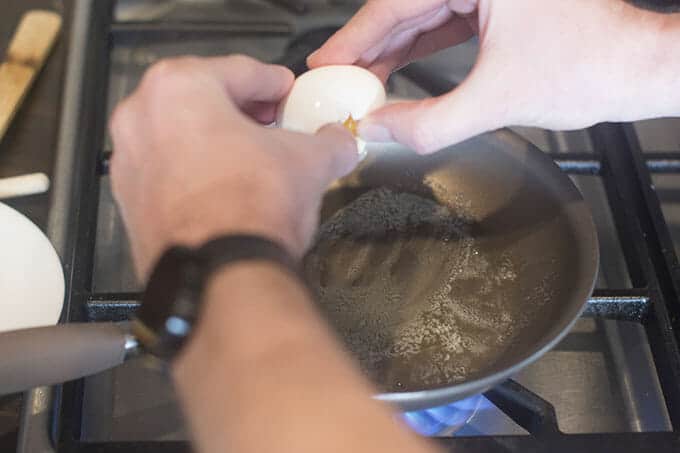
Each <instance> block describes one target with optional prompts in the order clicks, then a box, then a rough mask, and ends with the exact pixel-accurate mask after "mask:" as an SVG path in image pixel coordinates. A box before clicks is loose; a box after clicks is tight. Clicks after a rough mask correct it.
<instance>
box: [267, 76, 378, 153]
mask: <svg viewBox="0 0 680 453" xmlns="http://www.w3.org/2000/svg"><path fill="white" fill-rule="evenodd" d="M385 101H386V95H385V87H384V86H383V84H382V82H380V79H378V78H377V77H376V76H375V75H374V74H373V73H372V72H370V71H368V70H367V69H364V68H360V67H359V66H350V65H336V66H324V67H321V68H317V69H313V70H311V71H308V72H306V73H304V74H302V75H301V76H300V77H298V78H297V80H296V81H295V83H294V84H293V87H292V88H291V90H290V93H289V94H288V96H287V97H286V99H284V101H283V102H282V103H281V106H280V107H279V111H278V115H277V121H276V122H277V124H278V126H279V127H281V128H283V129H288V130H291V131H296V132H304V133H308V134H313V133H315V132H316V131H317V130H319V128H320V127H321V126H324V125H326V124H329V123H344V122H345V121H346V120H347V118H349V117H350V115H351V116H352V118H353V119H355V120H360V119H361V118H363V117H364V116H366V115H367V114H368V113H370V112H372V111H373V110H375V109H377V108H379V107H382V106H383V105H384V104H385ZM357 148H358V150H359V155H360V157H361V158H362V159H363V158H364V157H365V156H366V143H365V142H364V141H363V140H361V139H360V138H357Z"/></svg>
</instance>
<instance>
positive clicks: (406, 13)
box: [307, 0, 446, 68]
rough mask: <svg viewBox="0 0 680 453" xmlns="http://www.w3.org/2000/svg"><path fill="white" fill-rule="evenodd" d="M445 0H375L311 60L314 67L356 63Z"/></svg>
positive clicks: (442, 3)
mask: <svg viewBox="0 0 680 453" xmlns="http://www.w3.org/2000/svg"><path fill="white" fill-rule="evenodd" d="M445 4H446V1H445V0H421V1H411V0H372V1H369V2H368V3H366V5H365V6H364V7H362V8H361V9H360V10H359V12H357V14H356V15H355V16H354V17H352V19H350V21H349V22H348V23H347V24H346V25H345V26H344V27H343V28H341V29H340V30H339V31H338V32H337V33H335V34H334V35H333V36H331V37H330V38H329V39H328V41H326V43H325V44H324V45H323V46H322V47H321V48H320V49H319V50H317V51H316V52H315V53H313V54H312V55H310V56H309V58H308V59H307V65H308V66H309V67H310V68H316V67H319V66H324V65H329V64H352V63H355V62H356V61H357V60H359V59H360V58H361V56H362V55H363V54H364V53H365V52H367V51H369V50H371V49H372V48H374V47H375V46H377V45H379V44H380V43H381V42H382V41H383V40H384V39H385V38H386V37H387V36H389V35H390V33H392V32H393V29H394V28H395V27H397V26H398V25H400V24H401V23H402V22H404V21H407V20H411V19H414V18H417V17H419V16H421V15H424V14H428V13H431V12H432V11H434V10H437V9H439V8H441V7H442V6H443V5H445Z"/></svg>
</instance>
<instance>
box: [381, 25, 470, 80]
mask: <svg viewBox="0 0 680 453" xmlns="http://www.w3.org/2000/svg"><path fill="white" fill-rule="evenodd" d="M418 33H420V31H418ZM473 35H474V31H473V29H472V27H471V26H470V23H469V22H468V20H467V19H466V18H463V17H460V16H453V17H449V20H448V21H447V22H445V23H444V24H438V26H437V27H436V28H434V29H432V30H431V31H428V32H426V33H423V34H419V35H417V36H414V34H413V33H411V34H410V35H409V34H408V33H407V32H403V33H402V34H401V36H395V37H394V38H393V40H392V43H390V45H389V47H388V48H386V49H384V50H385V53H384V54H383V55H381V56H380V57H379V58H377V59H376V60H375V61H374V62H373V63H371V64H370V65H369V66H368V69H369V70H370V71H371V72H373V73H374V74H375V75H376V76H377V77H378V78H379V79H380V80H381V81H382V82H383V83H385V81H386V80H387V78H388V77H389V75H390V74H391V73H392V72H394V71H395V70H397V69H399V68H401V67H403V66H406V65H407V64H409V63H411V62H412V61H414V60H417V59H419V58H422V57H425V56H427V55H430V54H432V53H434V52H437V51H438V50H442V49H446V48H448V47H451V46H455V45H457V44H460V43H462V42H465V41H467V40H468V39H470V38H471V37H472V36H473Z"/></svg>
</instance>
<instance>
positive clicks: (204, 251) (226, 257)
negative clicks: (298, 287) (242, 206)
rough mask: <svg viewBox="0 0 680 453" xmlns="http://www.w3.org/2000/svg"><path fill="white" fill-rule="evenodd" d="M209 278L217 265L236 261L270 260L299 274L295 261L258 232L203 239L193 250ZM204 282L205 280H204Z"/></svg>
mask: <svg viewBox="0 0 680 453" xmlns="http://www.w3.org/2000/svg"><path fill="white" fill-rule="evenodd" d="M197 255H198V256H199V257H200V259H201V260H202V261H203V262H204V264H203V265H204V266H205V267H204V270H203V272H204V275H205V276H206V278H210V277H211V276H212V275H213V274H214V273H215V272H216V271H218V270H219V269H220V268H222V267H224V266H226V265H228V264H231V263H233V262H236V261H270V262H274V263H277V264H279V265H281V266H283V268H284V269H286V270H288V271H290V272H291V273H293V274H294V275H295V276H296V277H301V273H300V267H299V264H298V261H297V260H296V259H295V258H293V256H292V255H291V254H290V253H288V251H287V250H286V249H285V248H284V247H283V246H281V245H279V244H278V243H276V242H274V241H271V240H269V239H265V238H264V237H261V236H252V235H230V236H222V237H218V238H215V239H212V240H210V241H208V242H206V243H205V244H204V245H203V246H202V247H200V248H199V249H198V250H197ZM206 282H207V281H206Z"/></svg>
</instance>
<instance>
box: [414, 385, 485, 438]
mask: <svg viewBox="0 0 680 453" xmlns="http://www.w3.org/2000/svg"><path fill="white" fill-rule="evenodd" d="M482 399H483V397H482V395H475V396H471V397H469V398H466V399H464V400H461V401H457V402H455V403H451V404H447V405H445V406H439V407H433V408H431V409H424V410H421V411H412V412H404V413H403V414H402V418H403V419H404V421H405V422H406V424H407V425H408V426H409V427H410V428H411V429H413V430H414V431H415V432H417V433H418V434H420V435H423V436H429V437H448V436H452V435H454V434H455V433H456V432H458V431H459V430H460V429H461V428H463V427H464V426H465V425H466V424H467V423H468V422H469V421H470V420H471V419H472V417H474V416H475V414H476V413H477V411H478V410H479V406H480V403H481V401H482Z"/></svg>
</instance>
